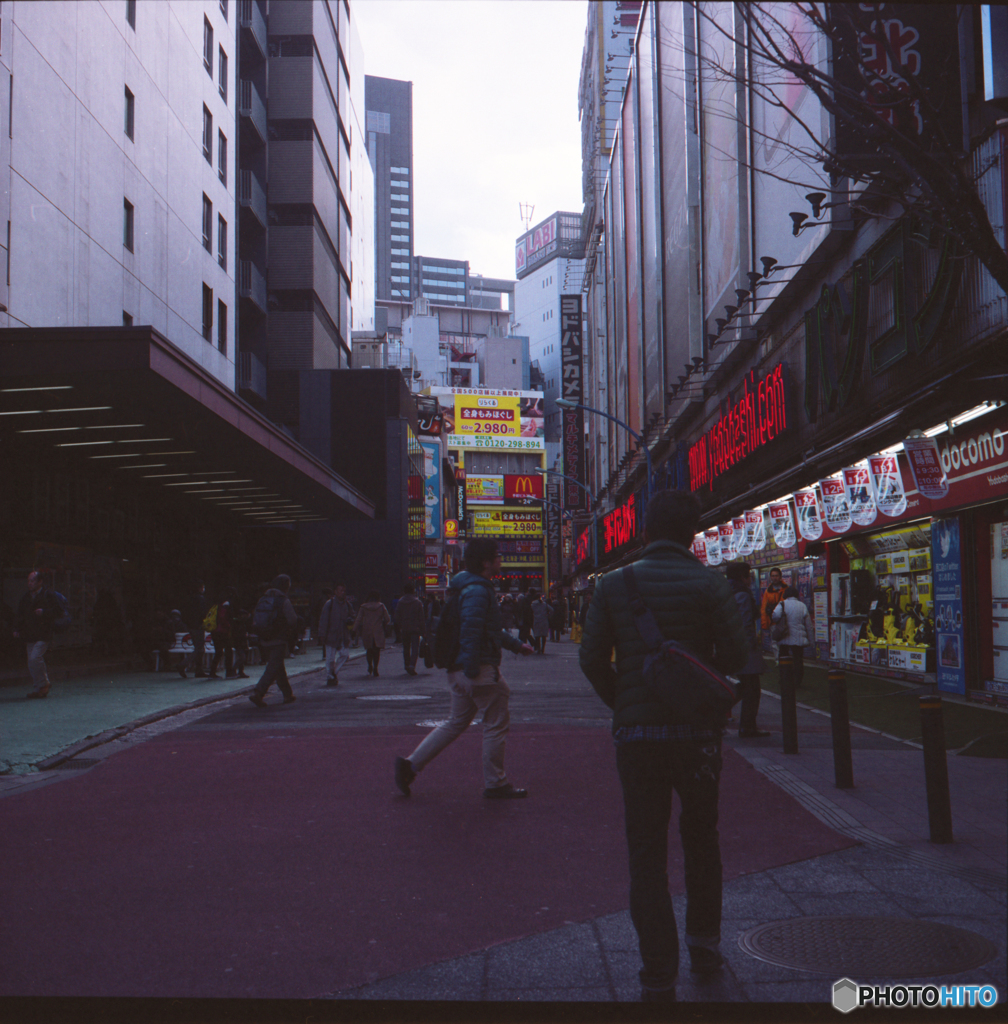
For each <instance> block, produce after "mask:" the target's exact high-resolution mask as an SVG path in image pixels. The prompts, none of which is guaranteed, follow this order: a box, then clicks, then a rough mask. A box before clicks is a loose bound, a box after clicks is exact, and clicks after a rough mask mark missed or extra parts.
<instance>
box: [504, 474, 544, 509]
mask: <svg viewBox="0 0 1008 1024" xmlns="http://www.w3.org/2000/svg"><path fill="white" fill-rule="evenodd" d="M504 500H505V501H506V502H517V503H519V504H528V505H530V504H532V503H533V502H540V501H542V500H543V478H542V477H541V476H540V475H539V474H538V473H522V474H521V475H520V476H519V475H517V474H515V475H510V474H505V476H504Z"/></svg>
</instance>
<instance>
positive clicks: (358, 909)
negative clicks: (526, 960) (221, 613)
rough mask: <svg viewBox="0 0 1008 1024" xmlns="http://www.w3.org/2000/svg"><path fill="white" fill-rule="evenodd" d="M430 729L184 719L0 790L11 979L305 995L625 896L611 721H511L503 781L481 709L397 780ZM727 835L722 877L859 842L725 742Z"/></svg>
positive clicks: (147, 992) (93, 988) (32, 985)
mask: <svg viewBox="0 0 1008 1024" xmlns="http://www.w3.org/2000/svg"><path fill="white" fill-rule="evenodd" d="M420 735H422V730H419V729H415V728H412V729H411V728H395V729H355V728H339V729H328V728H314V729H308V730H303V729H302V730H298V729H288V730H286V731H285V730H284V729H283V727H282V726H281V725H279V724H278V727H277V728H276V729H275V730H260V729H253V730H226V729H219V730H218V729H213V730H209V729H189V730H186V729H183V730H180V731H178V732H174V733H170V734H167V735H164V736H161V737H159V738H157V739H154V740H152V741H150V742H148V743H145V744H142V745H139V746H137V747H134V748H131V749H128V750H125V751H123V752H121V753H118V754H116V755H114V756H112V757H110V758H109V759H108V760H106V761H105V762H104V763H102V764H100V765H99V766H98V767H96V768H95V769H93V770H91V771H89V772H87V773H86V774H84V775H81V776H78V777H76V778H70V779H67V780H65V781H61V782H60V783H58V784H56V785H49V786H45V787H42V788H40V789H38V790H36V791H34V792H26V793H22V794H16V795H12V796H9V797H6V798H4V799H3V800H0V864H2V865H3V870H2V871H0V906H2V907H3V913H2V915H0V941H2V948H3V950H4V956H3V966H2V968H0V995H47V996H71V995H76V996H141V995H143V996H179V997H224V996H227V997H271V998H307V997H313V996H318V995H319V994H321V993H326V992H334V991H339V990H341V989H344V988H348V987H351V986H356V985H359V984H362V983H364V982H367V981H369V980H373V979H376V978H379V977H384V976H387V975H391V974H395V973H398V972H401V971H405V970H409V969H411V968H414V967H418V966H421V965H423V964H427V963H433V962H436V961H439V960H443V959H447V958H450V957H455V956H459V955H462V954H464V953H467V952H471V951H473V950H476V949H481V948H485V947H486V946H489V945H492V944H494V943H497V942H503V941H506V940H510V939H515V938H519V937H522V936H526V935H530V934H534V933H538V932H544V931H547V930H549V929H552V928H555V927H557V926H559V925H562V924H563V923H564V922H565V921H583V920H587V919H589V918H593V917H596V916H598V915H602V914H608V913H612V912H615V911H618V910H621V909H623V908H625V907H626V905H627V893H626V890H627V878H626V849H625V846H624V839H623V822H622V806H621V800H620V794H619V785H618V780H617V777H616V771H615V766H614V756H613V749H612V741H611V738H610V736H609V733H608V730H606V729H596V728H562V727H556V726H524V727H515V728H513V729H512V733H511V737H510V740H509V744H508V766H509V770H510V771H511V772H512V774H513V777H514V779H515V781H516V782H517V783H519V784H522V785H527V786H528V787H529V789H530V791H531V796H530V798H529V799H528V800H526V801H518V802H501V803H491V802H488V801H485V800H483V799H482V798H481V796H480V793H481V781H480V771H479V742H480V736H479V730H478V729H473V730H472V732H471V733H469V734H467V735H466V736H464V737H463V738H462V739H461V740H459V741H458V742H457V743H456V744H455V745H454V746H453V747H451V748H449V749H448V750H447V751H446V752H445V753H444V754H442V755H441V757H440V758H438V759H437V760H436V761H435V762H434V763H432V764H431V765H430V766H429V767H428V768H427V770H426V771H425V772H424V773H423V775H422V776H421V777H420V778H419V779H418V781H417V783H416V785H415V786H414V795H413V797H412V798H411V799H409V800H406V799H404V798H402V797H400V796H399V795H398V794H397V793H396V792H395V790H394V787H393V786H392V779H391V767H392V760H393V757H394V755H395V754H396V753H405V752H408V751H409V750H410V749H412V747H413V745H414V744H415V742H416V740H417V738H418V737H419V736H420ZM673 835H675V832H674V830H673ZM721 835H722V853H723V859H724V865H725V877H726V879H729V878H732V877H735V876H737V875H739V874H744V873H748V872H753V871H759V870H763V869H765V868H768V867H771V866H773V865H777V864H783V863H788V862H791V861H795V860H802V859H805V858H807V857H811V856H814V855H817V854H821V853H825V852H827V851H831V850H836V849H840V848H842V847H844V846H848V845H851V844H850V843H849V842H848V841H847V840H844V839H843V838H842V837H839V836H837V835H836V834H835V833H833V832H832V831H831V830H829V829H828V828H826V827H825V826H823V825H821V824H820V823H819V822H818V821H817V820H816V819H814V818H813V817H812V816H811V815H809V814H808V813H807V812H806V811H804V810H803V809H802V808H801V807H799V806H798V805H797V804H796V803H795V802H794V801H793V800H791V799H790V797H788V796H787V795H786V794H784V793H783V792H781V791H780V790H779V789H777V788H776V787H775V786H773V785H772V784H771V783H769V782H768V781H767V780H766V779H764V778H763V777H762V776H761V775H760V774H759V773H758V772H756V771H755V770H754V769H753V768H751V767H750V766H749V765H748V764H747V763H746V762H745V761H744V760H743V759H742V758H741V757H740V756H738V755H736V754H735V753H734V752H731V751H728V752H727V753H726V756H725V768H724V775H723V781H722V809H721ZM670 865H671V871H672V878H673V882H674V885H675V886H677V887H679V888H680V890H681V885H682V869H681V857H680V851H679V848H678V842H677V841H676V842H673V843H672V844H671V856H670Z"/></svg>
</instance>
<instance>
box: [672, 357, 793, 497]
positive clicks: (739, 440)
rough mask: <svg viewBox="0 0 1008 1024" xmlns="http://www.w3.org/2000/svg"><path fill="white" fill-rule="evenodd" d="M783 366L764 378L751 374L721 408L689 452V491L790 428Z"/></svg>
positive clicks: (711, 482) (710, 481)
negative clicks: (713, 421) (735, 398)
mask: <svg viewBox="0 0 1008 1024" xmlns="http://www.w3.org/2000/svg"><path fill="white" fill-rule="evenodd" d="M787 390H788V389H787V380H786V373H785V365H784V363H779V364H778V365H777V366H776V367H774V369H772V370H771V371H770V372H769V373H768V374H767V375H766V376H765V377H761V378H760V379H759V380H757V379H756V371H755V370H754V371H752V372H751V373H750V374H749V376H748V377H747V378H746V379H745V381H744V382H743V384H742V391H741V393H740V394H739V396H738V399H737V400H736V401H734V402H730V403H727V404H726V405H722V411H721V417H720V419H718V421H717V423H715V424H714V426H713V427H711V429H710V430H708V431H707V433H706V434H704V436H703V437H702V438H700V440H699V441H697V443H696V444H694V445H693V447H692V448H690V450H689V470H690V489H691V490H693V491H696V490H699V489H700V488H701V487H710V488H711V489H713V487H714V481H715V480H716V479H717V478H718V477H719V476H720V475H721V474H722V473H725V472H727V471H728V470H729V469H731V467H732V466H734V465H736V464H737V463H739V462H741V461H742V460H743V459H745V458H746V457H747V456H749V455H751V454H752V453H753V452H754V451H757V450H758V449H759V448H762V447H763V445H765V444H768V443H769V442H770V441H773V440H774V439H775V438H776V437H777V436H778V435H779V434H780V433H782V432H783V431H784V430H786V429H787V428H788V426H790V423H791V420H790V417H789V415H788V411H789V410H788V402H787Z"/></svg>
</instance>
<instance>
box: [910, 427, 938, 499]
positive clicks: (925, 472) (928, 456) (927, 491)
mask: <svg viewBox="0 0 1008 1024" xmlns="http://www.w3.org/2000/svg"><path fill="white" fill-rule="evenodd" d="M903 451H904V452H906V457H907V462H909V463H910V472H911V473H912V474H913V478H914V483H915V484H916V485H917V490H918V492H919V493H920V495H921V497H922V498H930V499H931V500H932V501H934V500H936V499H938V498H944V497H945V495H946V494H948V491H949V484H948V477H947V476H946V475H945V467H944V466H943V465H942V461H941V454H940V453H939V451H938V442H937V441H936V440H935V439H934V438H933V437H908V438H907V439H906V440H905V441H904V442H903Z"/></svg>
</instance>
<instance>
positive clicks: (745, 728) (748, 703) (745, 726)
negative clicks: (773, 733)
mask: <svg viewBox="0 0 1008 1024" xmlns="http://www.w3.org/2000/svg"><path fill="white" fill-rule="evenodd" d="M760 693H761V691H760V677H759V676H758V675H757V674H756V673H755V672H754V673H752V674H749V673H746V674H744V675H740V676H739V685H738V695H739V697H741V698H742V708H741V710H740V711H739V732H740V733H743V732H750V731H752V730H753V729H755V728H756V715H757V713H758V712H759V702H760Z"/></svg>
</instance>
